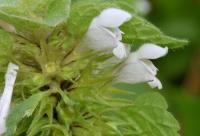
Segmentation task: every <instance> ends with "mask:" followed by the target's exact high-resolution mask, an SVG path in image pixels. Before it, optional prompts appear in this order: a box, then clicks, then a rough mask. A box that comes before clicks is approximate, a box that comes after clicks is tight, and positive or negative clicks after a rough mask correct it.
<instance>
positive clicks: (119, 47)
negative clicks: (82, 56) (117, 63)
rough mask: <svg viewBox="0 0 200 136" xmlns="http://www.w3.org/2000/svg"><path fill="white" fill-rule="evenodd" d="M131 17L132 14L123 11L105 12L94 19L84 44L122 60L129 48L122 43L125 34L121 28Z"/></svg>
mask: <svg viewBox="0 0 200 136" xmlns="http://www.w3.org/2000/svg"><path fill="white" fill-rule="evenodd" d="M131 17H132V16H131V14H129V13H128V12H126V11H123V10H121V9H116V8H109V9H105V10H103V11H102V12H101V14H100V15H99V16H97V17H95V18H94V19H93V21H92V23H91V25H90V27H89V29H88V31H87V33H86V36H85V38H84V39H83V44H85V45H87V46H88V47H89V48H90V49H93V50H97V51H106V52H113V54H114V55H115V56H116V57H118V58H120V59H122V58H125V57H127V47H126V46H125V45H124V44H123V43H122V42H121V40H122V34H123V32H121V30H120V29H119V27H120V26H121V25H122V24H123V23H125V22H127V21H129V20H130V19H131Z"/></svg>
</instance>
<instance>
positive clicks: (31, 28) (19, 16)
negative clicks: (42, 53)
mask: <svg viewBox="0 0 200 136" xmlns="http://www.w3.org/2000/svg"><path fill="white" fill-rule="evenodd" d="M0 2H1V3H0V17H1V19H3V20H5V21H7V22H9V23H10V24H12V25H14V26H15V28H16V29H17V31H18V33H20V34H21V35H23V36H24V37H26V38H29V39H30V40H32V41H35V40H38V39H37V38H41V37H43V38H46V37H47V36H48V35H49V34H50V32H51V31H52V27H55V26H56V25H58V24H60V23H63V22H64V21H66V20H67V18H68V16H69V12H70V0H59V1H57V0H42V1H39V0H34V1H33V0H17V1H16V0H11V1H10V0H1V1H0ZM38 34H39V35H38Z"/></svg>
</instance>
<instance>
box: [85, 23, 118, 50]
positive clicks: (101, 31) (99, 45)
mask: <svg viewBox="0 0 200 136" xmlns="http://www.w3.org/2000/svg"><path fill="white" fill-rule="evenodd" d="M81 44H83V45H85V46H87V47H89V48H90V49H93V50H97V51H104V50H109V49H111V50H112V49H113V48H115V47H117V39H116V36H115V34H114V33H112V32H111V31H110V30H108V29H106V28H103V27H98V26H96V27H93V28H90V29H89V30H88V32H87V33H86V35H85V37H84V39H83V41H82V43H81Z"/></svg>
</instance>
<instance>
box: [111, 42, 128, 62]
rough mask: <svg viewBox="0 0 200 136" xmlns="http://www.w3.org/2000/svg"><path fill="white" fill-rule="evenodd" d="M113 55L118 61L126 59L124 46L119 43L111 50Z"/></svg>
mask: <svg viewBox="0 0 200 136" xmlns="http://www.w3.org/2000/svg"><path fill="white" fill-rule="evenodd" d="M113 54H114V55H115V56H116V57H117V58H119V59H123V58H126V57H127V50H126V47H125V45H124V44H123V43H121V42H119V43H118V46H117V47H116V48H114V49H113Z"/></svg>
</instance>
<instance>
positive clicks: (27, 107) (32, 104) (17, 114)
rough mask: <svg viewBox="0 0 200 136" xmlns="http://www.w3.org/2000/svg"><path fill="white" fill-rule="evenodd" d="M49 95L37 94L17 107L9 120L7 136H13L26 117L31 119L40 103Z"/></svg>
mask: <svg viewBox="0 0 200 136" xmlns="http://www.w3.org/2000/svg"><path fill="white" fill-rule="evenodd" d="M46 95H47V93H37V94H34V95H32V96H31V97H30V98H28V99H26V100H24V101H23V102H22V103H21V104H19V105H17V106H16V107H15V108H14V109H13V110H12V111H11V113H10V115H9V116H8V119H7V132H6V136H13V134H14V133H15V131H16V129H17V125H18V123H19V122H20V121H21V120H22V119H23V118H25V117H30V116H31V115H32V114H33V112H34V111H35V109H36V107H37V106H38V104H39V102H40V101H41V100H42V99H43V98H44V97H45V96H46Z"/></svg>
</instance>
